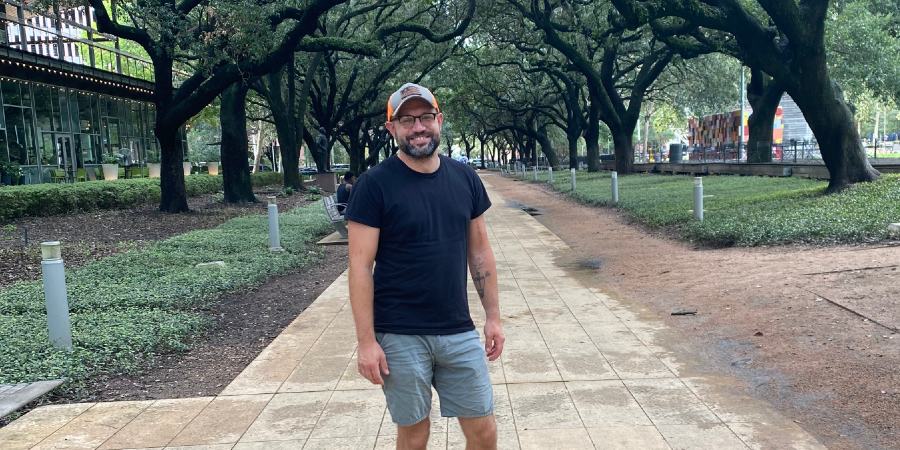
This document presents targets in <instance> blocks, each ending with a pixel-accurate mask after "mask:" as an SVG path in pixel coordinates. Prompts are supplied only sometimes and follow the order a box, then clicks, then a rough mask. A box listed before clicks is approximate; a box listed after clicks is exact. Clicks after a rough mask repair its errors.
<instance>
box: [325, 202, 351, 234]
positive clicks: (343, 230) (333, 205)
mask: <svg viewBox="0 0 900 450" xmlns="http://www.w3.org/2000/svg"><path fill="white" fill-rule="evenodd" d="M322 202H324V203H325V213H326V214H328V219H329V220H331V224H332V225H334V228H335V230H337V232H338V233H340V235H341V237H342V238H344V239H346V238H347V222H346V221H345V220H344V215H343V214H341V213H340V211H338V206H343V207H347V205H346V204H345V203H338V202H337V194H333V195H328V196H325V197H322Z"/></svg>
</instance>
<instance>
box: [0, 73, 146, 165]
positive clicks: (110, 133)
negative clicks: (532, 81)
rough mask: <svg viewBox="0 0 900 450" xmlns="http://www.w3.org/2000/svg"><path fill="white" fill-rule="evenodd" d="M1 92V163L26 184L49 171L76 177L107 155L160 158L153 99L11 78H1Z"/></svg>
mask: <svg viewBox="0 0 900 450" xmlns="http://www.w3.org/2000/svg"><path fill="white" fill-rule="evenodd" d="M0 96H2V100H0V101H2V104H3V109H2V111H0V161H9V162H13V163H16V164H19V165H20V166H21V168H22V174H23V176H24V182H25V183H41V182H47V181H51V179H52V178H53V177H52V175H53V172H52V170H51V169H63V170H64V171H65V176H66V178H67V179H71V180H74V179H76V178H79V171H78V169H83V168H85V167H90V166H96V165H98V164H101V163H102V161H103V155H105V154H106V155H114V156H116V157H117V158H118V159H119V161H120V164H121V165H143V164H145V163H146V162H147V161H159V145H158V144H157V142H156V138H155V137H154V136H153V121H154V117H155V116H154V114H155V112H154V107H153V104H152V103H147V102H140V101H135V100H129V99H123V98H117V97H112V96H109V95H104V94H100V93H96V92H86V91H80V90H76V89H70V88H65V87H59V86H52V85H46V84H41V83H35V82H29V81H24V80H17V79H13V78H0ZM58 173H59V172H57V174H58Z"/></svg>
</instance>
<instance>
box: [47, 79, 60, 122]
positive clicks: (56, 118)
mask: <svg viewBox="0 0 900 450" xmlns="http://www.w3.org/2000/svg"><path fill="white" fill-rule="evenodd" d="M49 100H50V106H51V108H52V113H51V114H50V118H51V121H52V127H51V128H50V129H51V130H54V131H59V130H62V122H61V121H60V115H59V88H57V87H51V88H50V99H49Z"/></svg>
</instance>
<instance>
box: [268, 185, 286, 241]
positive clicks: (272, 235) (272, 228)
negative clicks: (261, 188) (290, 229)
mask: <svg viewBox="0 0 900 450" xmlns="http://www.w3.org/2000/svg"><path fill="white" fill-rule="evenodd" d="M268 199H269V206H268V208H269V251H270V252H283V251H284V248H283V247H281V229H280V228H279V225H278V203H276V199H277V197H275V196H274V195H270V196H268Z"/></svg>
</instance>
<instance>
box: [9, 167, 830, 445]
mask: <svg viewBox="0 0 900 450" xmlns="http://www.w3.org/2000/svg"><path fill="white" fill-rule="evenodd" d="M489 179H490V176H488V177H487V180H489ZM491 197H492V200H493V202H494V205H495V206H494V207H493V208H492V209H491V210H490V211H489V212H488V213H487V218H488V225H489V231H490V234H491V239H492V244H493V245H494V251H495V252H496V256H497V261H498V269H499V274H500V300H501V309H502V312H503V315H504V325H505V330H506V333H507V344H506V350H505V352H504V353H503V357H502V358H501V360H500V361H497V362H494V363H492V364H491V365H490V367H491V379H492V382H493V383H494V392H495V400H496V414H497V421H498V425H499V436H500V442H499V443H500V448H509V449H515V448H523V449H552V448H560V449H581V448H605V449H619V448H622V449H626V448H630V449H641V450H646V449H669V448H673V449H687V448H697V449H717V450H722V449H746V448H778V449H785V448H797V449H801V448H802V449H812V448H822V447H821V445H820V444H818V442H817V441H816V440H815V439H813V438H812V437H811V436H809V435H808V434H807V433H806V432H804V431H803V430H802V429H801V428H800V427H799V426H797V425H796V424H795V423H793V422H791V421H789V420H786V419H785V418H784V417H782V416H780V415H779V414H778V413H777V412H775V411H773V410H771V409H770V408H769V407H768V406H767V405H765V404H761V403H759V402H755V401H753V400H752V399H749V398H742V397H735V396H732V395H728V394H724V393H723V392H724V391H725V390H723V389H720V387H721V386H722V385H723V384H727V383H729V382H731V381H729V380H727V379H712V378H700V377H688V376H679V375H680V374H685V373H687V372H688V370H686V369H687V367H685V366H682V365H681V364H679V362H678V361H675V360H674V359H673V358H672V357H671V356H669V354H668V353H667V351H666V349H665V348H664V347H663V346H661V345H660V344H659V343H657V342H655V340H654V335H655V334H656V332H658V331H659V330H661V329H662V325H660V324H658V323H648V322H647V321H641V320H639V319H638V318H637V316H635V315H634V314H632V313H631V312H629V310H628V309H626V308H625V307H624V306H623V305H622V304H620V303H618V302H616V301H614V300H613V299H611V298H610V297H608V296H606V295H604V294H603V293H601V292H599V291H597V290H596V289H592V288H586V287H584V286H582V285H581V284H580V283H579V282H578V281H577V279H575V278H574V277H572V276H571V274H570V273H569V272H567V271H566V270H564V269H563V268H561V267H559V266H557V265H556V264H555V263H554V255H555V254H558V253H559V252H565V251H566V250H567V249H568V247H567V246H566V244H565V243H563V242H562V241H561V240H560V239H559V238H557V237H556V236H555V235H554V234H552V233H551V232H550V231H549V230H547V229H546V228H545V227H543V226H542V225H541V224H539V223H538V222H537V221H535V220H534V219H533V218H532V217H530V216H529V215H527V214H525V213H524V212H522V211H519V210H517V209H514V208H509V207H507V206H506V205H505V201H504V200H503V199H502V198H501V197H499V196H498V195H497V194H496V193H493V192H492V193H491ZM469 289H470V292H469V297H470V300H471V308H472V311H473V313H474V316H475V318H476V322H477V323H478V326H479V330H480V329H481V323H483V322H482V321H483V312H482V310H481V307H480V305H479V304H478V302H477V298H478V297H477V295H476V294H475V291H474V288H473V287H472V286H471V284H470V288H469ZM355 344H356V338H355V335H354V331H353V322H352V316H351V311H350V305H349V301H348V295H347V277H346V273H345V274H344V275H342V276H341V277H339V278H338V279H337V280H336V281H335V282H334V284H332V285H331V286H330V287H329V288H328V289H327V290H326V291H325V292H324V293H322V295H321V296H320V297H319V298H318V299H317V300H316V302H315V303H314V304H312V305H311V306H310V307H309V308H308V309H307V310H306V311H304V312H303V313H302V314H301V315H300V316H299V317H297V319H296V320H295V321H294V322H293V323H291V324H290V325H289V326H288V327H287V328H286V329H285V330H284V331H283V332H282V333H281V335H280V336H278V337H277V338H276V339H275V340H274V341H273V342H272V344H271V345H269V347H268V348H266V349H265V350H264V351H263V352H262V353H261V354H260V355H259V357H257V358H256V360H255V361H253V362H252V363H251V364H250V365H249V366H247V368H246V369H245V370H244V371H243V372H242V373H241V374H240V375H239V376H238V377H237V378H236V379H235V380H234V381H233V382H232V383H231V384H230V385H229V386H227V387H226V388H225V390H224V391H223V392H222V393H221V394H220V395H218V396H216V397H203V398H189V399H177V400H157V401H134V402H111V403H83V404H70V405H61V406H49V407H43V408H38V409H35V410H33V411H31V412H30V413H28V414H27V415H25V416H23V417H22V418H20V419H19V420H17V421H15V422H13V423H12V424H10V425H9V426H7V427H5V428H3V429H0V448H3V449H28V448H35V449H51V448H101V449H122V448H196V449H232V448H233V449H236V450H237V449H244V450H247V449H267V450H268V449H300V448H304V449H318V448H321V449H338V448H348V449H357V448H359V449H362V448H366V449H371V448H393V447H394V445H395V437H394V436H395V434H396V431H395V427H394V425H393V424H392V423H391V420H390V415H389V414H387V413H386V408H385V403H384V397H383V395H382V393H381V391H380V390H379V389H377V388H376V387H374V386H372V385H371V384H369V383H368V382H367V381H365V380H364V379H362V378H361V377H360V376H359V375H358V374H357V372H356V359H355V347H356V345H355ZM435 398H436V395H435ZM437 411H438V408H437V401H436V400H435V407H434V408H433V413H432V437H431V442H430V445H429V448H436V449H437V448H440V449H443V448H464V445H465V442H464V439H463V436H462V433H461V431H460V430H459V426H458V425H457V424H456V422H455V420H448V419H443V418H440V417H439V415H437Z"/></svg>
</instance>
